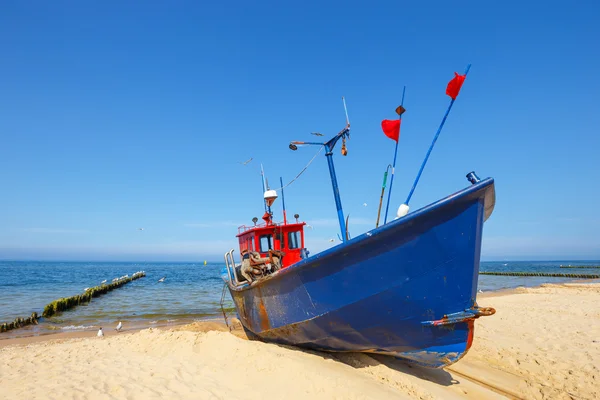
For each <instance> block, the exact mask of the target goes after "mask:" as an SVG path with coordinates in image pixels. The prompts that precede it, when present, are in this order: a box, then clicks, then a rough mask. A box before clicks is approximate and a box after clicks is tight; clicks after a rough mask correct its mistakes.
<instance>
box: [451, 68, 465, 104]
mask: <svg viewBox="0 0 600 400" xmlns="http://www.w3.org/2000/svg"><path fill="white" fill-rule="evenodd" d="M466 77H467V75H466V74H465V75H459V74H458V73H457V72H455V73H454V78H452V80H451V81H450V82H448V86H447V87H446V94H447V95H448V96H450V97H452V100H456V97H457V96H458V92H460V88H461V87H462V84H463V82H464V81H465V78H466Z"/></svg>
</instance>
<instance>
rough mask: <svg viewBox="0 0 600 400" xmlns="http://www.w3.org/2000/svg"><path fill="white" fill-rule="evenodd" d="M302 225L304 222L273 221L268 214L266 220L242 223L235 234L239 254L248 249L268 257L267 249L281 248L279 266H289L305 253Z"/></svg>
mask: <svg viewBox="0 0 600 400" xmlns="http://www.w3.org/2000/svg"><path fill="white" fill-rule="evenodd" d="M267 215H268V214H267ZM304 225H306V222H296V223H291V224H288V223H287V222H286V221H284V222H283V223H279V224H278V223H274V222H272V221H271V218H270V216H269V220H268V221H267V222H265V223H262V224H259V225H255V226H250V227H249V226H245V225H242V226H240V227H239V228H238V234H237V235H236V236H237V238H238V240H239V242H240V254H241V253H242V250H248V251H249V252H252V251H257V252H259V253H260V255H261V257H268V256H269V250H281V251H283V252H284V253H285V256H284V257H283V259H282V260H281V261H282V263H281V267H282V268H286V267H289V266H290V265H292V264H295V263H297V262H298V261H300V260H301V259H302V258H304V257H306V255H307V253H306V249H305V248H304Z"/></svg>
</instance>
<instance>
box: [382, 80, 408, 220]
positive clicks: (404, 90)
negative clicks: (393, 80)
mask: <svg viewBox="0 0 600 400" xmlns="http://www.w3.org/2000/svg"><path fill="white" fill-rule="evenodd" d="M405 93H406V86H404V89H402V101H401V102H400V105H401V106H403V105H404V94H405ZM399 117H400V119H402V115H400V116H399ZM399 142H400V135H398V140H397V141H396V149H395V150H394V164H393V166H392V179H391V180H390V190H389V191H388V199H387V205H386V206H385V217H384V218H383V223H384V224H386V223H387V216H388V208H389V207H390V197H392V186H394V175H396V157H397V156H398V143H399ZM384 186H385V183H384Z"/></svg>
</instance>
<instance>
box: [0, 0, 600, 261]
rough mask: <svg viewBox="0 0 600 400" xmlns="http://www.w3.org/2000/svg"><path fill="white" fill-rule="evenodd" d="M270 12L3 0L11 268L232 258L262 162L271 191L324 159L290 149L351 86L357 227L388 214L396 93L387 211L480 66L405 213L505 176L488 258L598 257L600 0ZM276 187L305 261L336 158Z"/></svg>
mask: <svg viewBox="0 0 600 400" xmlns="http://www.w3.org/2000/svg"><path fill="white" fill-rule="evenodd" d="M259 3H260V4H257V3H255V2H239V3H237V2H225V3H223V4H217V2H193V1H189V2H183V1H181V2H167V1H160V2H159V1H144V2H142V1H136V2H123V1H102V2H77V1H72V2H63V1H54V2H46V1H33V2H26V3H24V2H5V3H4V4H3V6H2V12H1V13H0V51H1V61H0V140H1V142H0V170H1V173H0V259H64V260H72V259H78V260H140V261H144V260H148V261H150V260H173V261H174V260H204V259H209V260H211V259H212V260H220V259H221V258H222V254H223V253H224V252H225V251H226V250H228V249H229V248H231V247H236V240H235V234H236V232H237V228H236V227H237V225H240V224H243V223H251V222H250V220H251V218H252V217H254V216H257V217H259V218H260V216H261V214H262V201H261V196H262V193H261V186H260V185H261V183H260V163H261V162H262V163H263V164H264V167H265V170H266V174H267V176H268V178H269V182H270V183H271V186H275V185H276V182H277V181H278V180H279V176H283V178H284V181H286V182H287V181H289V180H291V179H292V178H293V177H294V176H295V175H296V174H297V173H298V172H299V171H300V170H301V169H302V168H303V167H304V165H305V164H306V163H307V162H308V161H309V160H310V158H311V157H312V156H313V154H314V152H315V150H316V148H302V149H300V150H299V151H296V152H291V151H290V150H289V149H288V147H287V146H288V143H289V141H290V140H310V139H315V137H314V136H312V135H310V132H314V131H320V132H323V133H325V134H327V135H332V134H334V133H336V132H338V131H339V130H340V129H341V128H343V126H344V123H345V117H344V112H343V108H342V103H341V96H342V95H343V96H345V97H346V99H347V103H348V110H349V113H350V121H351V123H352V136H351V140H350V141H349V142H348V150H349V154H348V157H345V158H343V157H341V156H340V154H339V148H338V151H337V152H336V155H335V157H336V158H335V161H336V168H337V173H338V179H339V184H340V190H341V193H342V203H343V205H344V209H345V211H346V212H347V213H349V214H350V233H351V234H352V235H353V236H356V235H358V234H359V233H362V232H364V231H366V230H368V229H370V228H371V227H373V225H374V221H375V218H376V216H377V204H378V200H379V193H380V188H381V180H382V174H383V171H384V170H385V167H386V166H387V164H388V163H391V161H392V156H393V149H394V147H393V144H394V142H393V141H391V140H390V139H388V138H386V137H385V136H384V135H383V133H382V132H381V128H380V123H381V120H382V119H384V118H394V115H395V114H394V109H395V107H396V106H397V105H398V104H399V101H400V96H401V91H402V87H403V85H406V86H407V92H406V100H405V107H406V109H407V112H406V114H405V115H404V120H403V124H402V133H401V138H400V148H399V152H398V164H397V175H396V180H395V182H394V193H393V195H392V202H391V207H390V208H391V209H392V212H394V211H395V210H396V208H397V207H398V205H399V204H400V203H402V202H403V201H404V199H405V197H406V195H407V193H408V191H409V189H410V187H411V185H412V182H413V179H414V178H415V176H416V173H417V171H418V168H419V165H420V163H421V160H422V159H423V157H424V155H425V152H426V151H427V148H428V146H429V144H430V142H431V139H432V137H433V134H434V133H435V130H436V128H437V126H438V124H439V122H440V120H441V118H442V116H443V113H444V111H445V110H446V107H447V105H448V102H449V98H448V97H447V96H446V95H445V94H444V91H445V87H446V84H447V82H448V81H449V80H450V79H451V78H452V76H453V73H454V71H458V72H462V71H463V70H464V68H465V66H466V65H467V64H468V63H471V64H472V65H473V66H472V69H471V72H470V74H469V76H468V78H467V81H466V82H465V84H464V86H463V90H462V92H461V95H460V96H459V98H458V100H457V102H456V104H455V107H454V109H453V111H452V113H451V115H450V117H449V119H448V121H447V123H446V126H445V128H444V131H443V132H442V135H441V136H440V139H439V140H438V143H437V145H436V147H435V149H434V151H433V153H432V156H431V159H430V161H429V163H428V165H427V167H426V169H425V172H424V174H423V176H422V178H421V182H420V184H419V186H418V187H417V190H416V192H415V195H414V197H413V199H412V201H411V208H412V209H413V210H414V209H416V208H419V207H421V206H423V205H426V204H428V203H430V202H433V201H435V200H438V199H439V198H441V197H444V196H446V195H448V194H450V193H452V192H454V191H456V190H459V189H461V188H463V187H465V186H467V185H468V182H467V181H466V179H465V177H464V176H465V174H466V173H467V172H469V171H471V170H475V171H476V172H477V173H478V174H479V176H480V177H488V176H491V177H494V178H495V179H496V191H497V206H496V210H495V212H494V215H493V216H492V217H491V218H490V219H489V220H488V222H487V223H486V225H485V228H484V243H483V255H482V256H483V259H484V260H486V259H487V260H492V259H574V258H575V259H599V258H600V229H598V227H599V226H600V215H599V213H598V212H597V208H596V204H597V202H598V198H599V197H600V165H599V164H600V162H599V159H598V152H599V150H600V133H599V126H600V113H599V112H598V111H597V108H598V105H599V101H598V93H599V92H600V78H599V71H600V52H599V51H598V49H599V47H598V46H599V44H598V43H600V25H599V24H598V19H599V18H600V3H598V2H597V1H587V2H583V1H581V2H579V1H578V2H573V3H565V2H558V1H556V2H554V1H546V2H530V4H524V3H523V2H516V1H504V2H488V1H466V2H459V3H456V2H445V1H444V2H441V1H439V2H410V3H409V2H399V1H390V2H370V3H369V2H352V1H341V2H323V1H318V2H313V1H304V2H295V3H293V5H287V4H286V5H282V3H289V2H275V1H273V2H268V3H267V2H259ZM290 4H291V3H290ZM250 157H253V161H251V162H250V163H248V164H247V165H246V166H243V165H241V164H239V162H241V161H245V160H247V159H249V158H250ZM285 196H286V198H285V200H286V206H287V209H288V213H289V214H294V213H296V212H297V213H299V214H300V215H301V218H302V219H303V220H306V221H307V222H308V223H309V224H311V225H312V226H313V227H314V229H312V230H310V229H308V230H307V236H308V240H307V243H308V246H309V249H310V250H312V252H313V254H314V253H315V252H316V251H319V250H322V249H324V248H326V247H328V246H330V245H331V243H330V242H329V239H330V238H335V237H336V234H337V232H338V226H337V220H336V214H335V205H334V202H333V199H332V193H331V188H330V186H329V177H328V173H327V164H326V160H325V157H324V156H323V155H320V156H319V157H318V158H317V159H316V160H315V162H314V163H313V164H312V165H311V167H310V168H309V169H308V170H307V171H306V172H305V173H304V175H302V176H301V178H299V179H298V180H297V181H296V182H295V183H294V184H292V185H291V186H290V187H289V189H288V190H287V191H286V192H285ZM363 203H367V206H366V207H365V206H363ZM280 205H281V203H280V202H278V203H276V207H275V210H277V211H278V210H279V209H280V208H279V207H280ZM140 227H143V228H144V230H143V231H140V230H138V228H140Z"/></svg>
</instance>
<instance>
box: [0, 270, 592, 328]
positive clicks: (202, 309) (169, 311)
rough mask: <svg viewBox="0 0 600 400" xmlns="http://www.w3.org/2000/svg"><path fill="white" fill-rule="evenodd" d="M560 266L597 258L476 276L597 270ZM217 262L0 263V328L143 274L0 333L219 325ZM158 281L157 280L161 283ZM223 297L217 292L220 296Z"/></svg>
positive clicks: (508, 279)
mask: <svg viewBox="0 0 600 400" xmlns="http://www.w3.org/2000/svg"><path fill="white" fill-rule="evenodd" d="M561 265H565V266H566V265H574V266H585V265H588V266H593V265H596V266H598V265H600V261H504V262H503V261H495V262H482V263H481V266H480V271H500V272H550V273H579V274H584V273H585V274H598V273H600V272H599V271H600V270H598V269H577V268H569V269H564V268H560V267H561ZM222 267H223V262H207V263H206V265H205V264H204V262H198V263H180V262H177V263H168V262H160V263H134V262H47V261H0V324H1V323H3V322H11V321H13V320H14V319H15V318H17V317H19V318H26V317H29V316H30V315H31V313H33V312H37V313H38V314H40V315H41V313H42V310H43V309H44V307H45V305H46V304H48V303H50V302H52V301H54V300H56V299H59V298H61V297H70V296H74V295H77V294H81V293H83V292H84V290H85V288H88V287H92V286H97V285H100V284H101V282H102V281H104V280H107V281H108V282H109V283H110V281H111V280H112V279H113V278H116V277H120V276H124V275H130V276H131V275H132V274H133V273H135V272H137V271H145V273H146V276H145V277H143V278H140V279H137V280H135V281H132V282H130V283H128V284H126V285H125V286H123V287H120V288H118V289H115V290H113V291H111V292H108V293H107V294H105V295H102V296H100V297H97V298H94V299H92V301H91V302H90V303H88V304H87V305H80V306H78V307H75V308H74V309H72V310H69V311H65V312H63V313H60V314H57V315H56V316H53V317H52V318H46V319H42V320H41V321H40V324H38V325H31V326H28V327H24V328H21V329H16V330H13V331H10V332H5V333H0V340H1V339H4V338H9V337H21V336H32V335H34V336H35V335H43V334H49V333H56V332H68V331H85V330H98V328H99V327H103V329H104V330H106V329H114V327H115V326H116V325H117V323H118V322H119V321H122V323H123V326H124V328H125V329H139V328H145V327H162V326H170V325H179V324H183V323H187V322H193V321H202V320H209V319H215V320H222V319H223V310H222V308H221V303H222V302H223V309H224V310H225V312H227V313H231V312H232V311H233V310H234V308H233V302H232V300H231V297H230V295H229V292H228V291H226V292H225V293H224V292H223V289H224V287H223V281H222V279H221V277H220V271H221V269H222ZM163 277H164V278H165V279H164V280H163V281H162V282H159V280H160V279H161V278H163ZM572 280H573V279H570V278H548V277H512V276H490V275H480V276H479V284H478V289H479V290H481V291H483V292H489V291H497V290H503V289H510V288H516V287H519V286H525V287H532V286H539V285H541V284H543V283H548V282H550V283H562V282H569V281H572ZM223 294H224V295H223Z"/></svg>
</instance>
